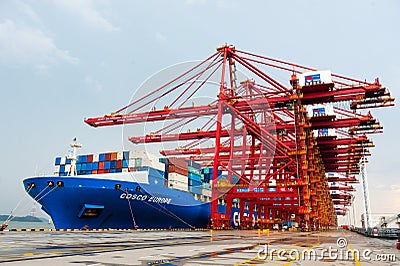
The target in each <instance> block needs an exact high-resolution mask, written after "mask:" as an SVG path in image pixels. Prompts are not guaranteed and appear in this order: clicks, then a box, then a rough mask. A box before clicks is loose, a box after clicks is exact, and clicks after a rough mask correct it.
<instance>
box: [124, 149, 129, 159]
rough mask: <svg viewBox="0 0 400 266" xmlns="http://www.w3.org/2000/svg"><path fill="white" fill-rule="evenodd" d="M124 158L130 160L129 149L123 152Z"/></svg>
mask: <svg viewBox="0 0 400 266" xmlns="http://www.w3.org/2000/svg"><path fill="white" fill-rule="evenodd" d="M123 159H124V160H129V151H124V153H123Z"/></svg>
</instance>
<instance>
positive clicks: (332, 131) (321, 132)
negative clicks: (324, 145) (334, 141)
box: [313, 128, 336, 137]
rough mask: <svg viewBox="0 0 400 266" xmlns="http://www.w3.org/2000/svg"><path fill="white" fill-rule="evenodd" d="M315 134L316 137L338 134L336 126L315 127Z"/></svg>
mask: <svg viewBox="0 0 400 266" xmlns="http://www.w3.org/2000/svg"><path fill="white" fill-rule="evenodd" d="M313 134H314V137H327V136H336V130H335V129H334V128H324V129H315V130H313Z"/></svg>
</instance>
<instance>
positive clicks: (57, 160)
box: [54, 157, 61, 165]
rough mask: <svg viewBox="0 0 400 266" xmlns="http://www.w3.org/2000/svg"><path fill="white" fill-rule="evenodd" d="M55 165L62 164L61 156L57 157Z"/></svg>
mask: <svg viewBox="0 0 400 266" xmlns="http://www.w3.org/2000/svg"><path fill="white" fill-rule="evenodd" d="M54 164H55V165H60V164H61V157H56V161H55V163H54Z"/></svg>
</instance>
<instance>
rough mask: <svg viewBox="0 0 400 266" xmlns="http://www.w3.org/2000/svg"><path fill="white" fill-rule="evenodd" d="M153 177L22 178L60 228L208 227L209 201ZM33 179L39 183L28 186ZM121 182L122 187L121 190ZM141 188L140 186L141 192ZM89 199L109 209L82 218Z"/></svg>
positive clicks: (91, 203) (28, 189) (33, 196)
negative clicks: (142, 180) (140, 179)
mask: <svg viewBox="0 0 400 266" xmlns="http://www.w3.org/2000/svg"><path fill="white" fill-rule="evenodd" d="M112 176H113V174H110V177H112ZM49 181H52V182H53V184H57V182H59V181H62V186H53V187H49V186H48V182H49ZM148 181H149V182H148V184H145V183H137V182H133V181H121V180H115V179H113V178H110V179H107V178H101V179H100V178H96V175H93V176H92V177H88V176H81V177H80V176H75V177H59V176H45V177H31V178H27V179H25V180H24V181H23V183H24V187H25V189H26V191H27V192H28V193H29V195H30V196H31V197H32V198H33V199H35V200H36V201H38V202H39V203H40V204H41V205H42V209H43V210H44V211H45V212H46V213H47V214H48V215H50V217H51V218H52V220H53V223H54V226H55V227H56V228H57V229H76V228H77V229H80V228H83V227H84V226H88V227H89V228H104V229H108V228H115V229H132V228H134V221H135V223H136V225H137V226H138V227H139V228H142V229H146V228H170V227H172V228H190V227H196V228H204V227H206V226H207V225H208V223H209V220H210V216H211V204H210V203H207V202H201V201H199V200H196V199H195V198H194V196H193V194H191V193H190V192H185V191H180V190H175V189H172V188H167V187H165V186H164V181H165V180H164V179H163V178H160V177H151V176H149V177H148ZM32 184H34V187H33V188H29V187H30V186H31V185H32ZM116 184H119V185H120V186H121V189H122V190H118V189H116V188H115V185H116ZM138 187H140V191H137V189H138ZM125 191H126V192H125ZM127 195H131V196H127ZM134 195H136V196H134ZM126 197H129V198H130V199H129V200H128V199H126ZM152 197H153V198H152ZM168 199H170V202H169V203H168ZM154 201H156V202H154ZM157 201H159V202H157ZM163 201H164V203H163ZM165 201H167V202H165ZM85 204H87V205H88V204H90V205H96V206H104V208H103V209H102V211H101V213H100V214H99V215H98V216H96V217H79V214H80V213H81V212H82V208H83V207H84V206H85ZM131 210H132V211H131ZM219 212H223V213H224V212H225V207H224V206H219ZM132 216H133V218H132Z"/></svg>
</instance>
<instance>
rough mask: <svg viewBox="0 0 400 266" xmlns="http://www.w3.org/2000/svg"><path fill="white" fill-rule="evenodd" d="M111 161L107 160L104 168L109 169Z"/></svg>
mask: <svg viewBox="0 0 400 266" xmlns="http://www.w3.org/2000/svg"><path fill="white" fill-rule="evenodd" d="M110 164H111V163H110V161H105V162H104V170H108V169H110Z"/></svg>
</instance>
